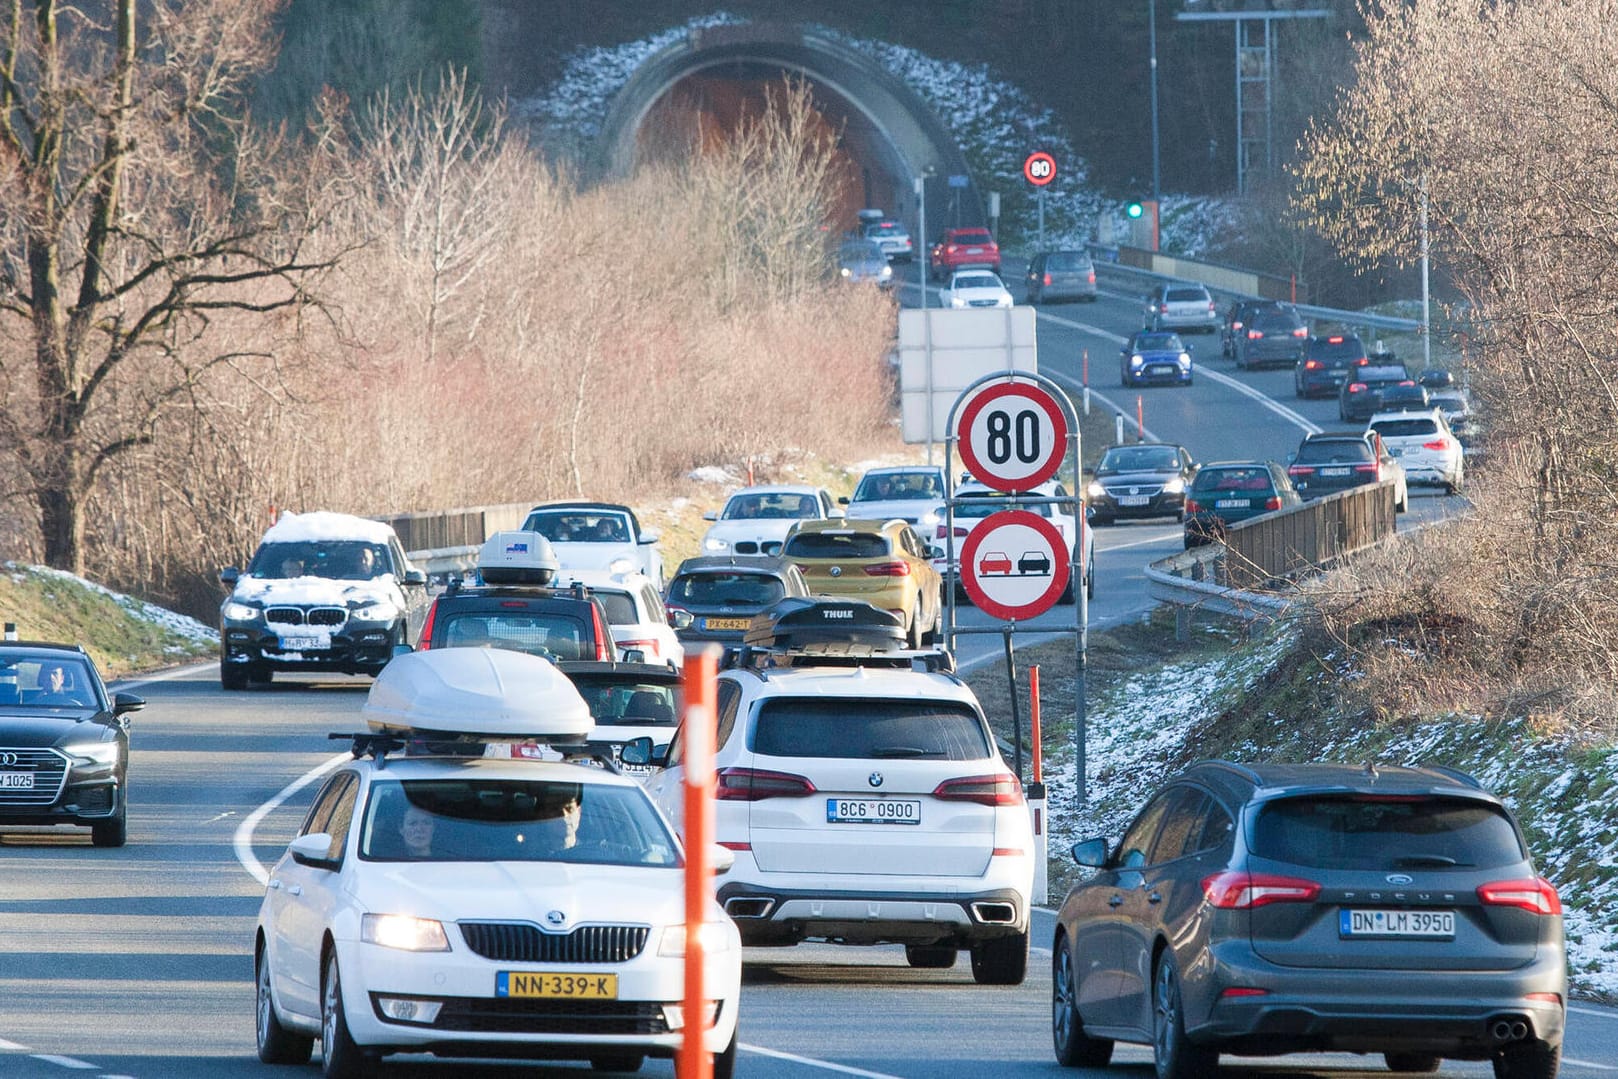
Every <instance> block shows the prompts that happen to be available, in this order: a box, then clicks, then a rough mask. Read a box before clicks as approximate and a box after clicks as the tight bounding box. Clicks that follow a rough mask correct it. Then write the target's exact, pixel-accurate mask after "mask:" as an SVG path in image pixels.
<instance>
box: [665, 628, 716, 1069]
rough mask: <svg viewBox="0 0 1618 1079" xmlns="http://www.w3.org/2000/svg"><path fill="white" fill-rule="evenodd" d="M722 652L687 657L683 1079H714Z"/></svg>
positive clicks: (711, 649)
mask: <svg viewBox="0 0 1618 1079" xmlns="http://www.w3.org/2000/svg"><path fill="white" fill-rule="evenodd" d="M718 671H719V648H718V646H716V645H711V644H710V645H706V646H704V647H702V648H696V649H692V650H691V651H689V652H687V653H686V655H685V673H684V679H683V681H684V689H685V721H684V724H683V725H684V728H685V730H684V736H685V1030H684V1037H683V1039H682V1040H681V1042H680V1052H679V1056H678V1058H677V1059H676V1061H675V1063H676V1070H677V1071H678V1073H679V1076H680V1079H713V1056H712V1055H711V1054H710V1053H708V1051H707V1050H706V1049H705V1048H704V1047H703V1044H702V1043H703V1034H704V1032H705V1031H706V1029H707V1026H708V1022H707V1018H708V1001H707V995H708V994H707V986H706V985H705V984H704V977H703V974H704V964H705V962H706V960H707V956H706V955H705V954H704V952H703V946H702V925H703V923H704V922H705V921H707V919H708V888H709V883H710V878H711V877H712V873H711V871H710V869H709V864H708V846H709V844H711V843H712V842H713V835H714V806H713V802H714V763H713V758H714V731H715V728H716V727H717V726H718V711H717V710H716V708H715V701H716V700H717V698H718V691H717V675H718Z"/></svg>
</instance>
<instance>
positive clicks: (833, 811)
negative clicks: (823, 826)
mask: <svg viewBox="0 0 1618 1079" xmlns="http://www.w3.org/2000/svg"><path fill="white" fill-rule="evenodd" d="M826 823H827V824H920V823H921V800H920V799H919V798H827V799H826Z"/></svg>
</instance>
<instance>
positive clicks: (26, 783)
mask: <svg viewBox="0 0 1618 1079" xmlns="http://www.w3.org/2000/svg"><path fill="white" fill-rule="evenodd" d="M33 789H34V773H32V772H0V791H31V790H33Z"/></svg>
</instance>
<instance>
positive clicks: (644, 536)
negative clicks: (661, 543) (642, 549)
mask: <svg viewBox="0 0 1618 1079" xmlns="http://www.w3.org/2000/svg"><path fill="white" fill-rule="evenodd" d="M662 538H663V533H661V532H659V531H658V530H657V529H655V528H643V529H641V531H640V538H639V539H637V540H636V541H635V542H636V543H639V544H641V545H643V546H644V545H646V544H650V543H656V542H657V541H658V540H660V539H662Z"/></svg>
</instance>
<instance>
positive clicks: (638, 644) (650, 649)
mask: <svg viewBox="0 0 1618 1079" xmlns="http://www.w3.org/2000/svg"><path fill="white" fill-rule="evenodd" d="M626 648H638V649H640V650H641V651H642V652H644V653H645V654H646V658H647V659H649V660H651V661H652V662H653V663H660V662H662V659H663V649H662V648H660V647H658V644H657V642H656V641H652V640H648V641H619V642H618V650H619V651H620V652H621V651H623V650H624V649H626Z"/></svg>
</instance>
